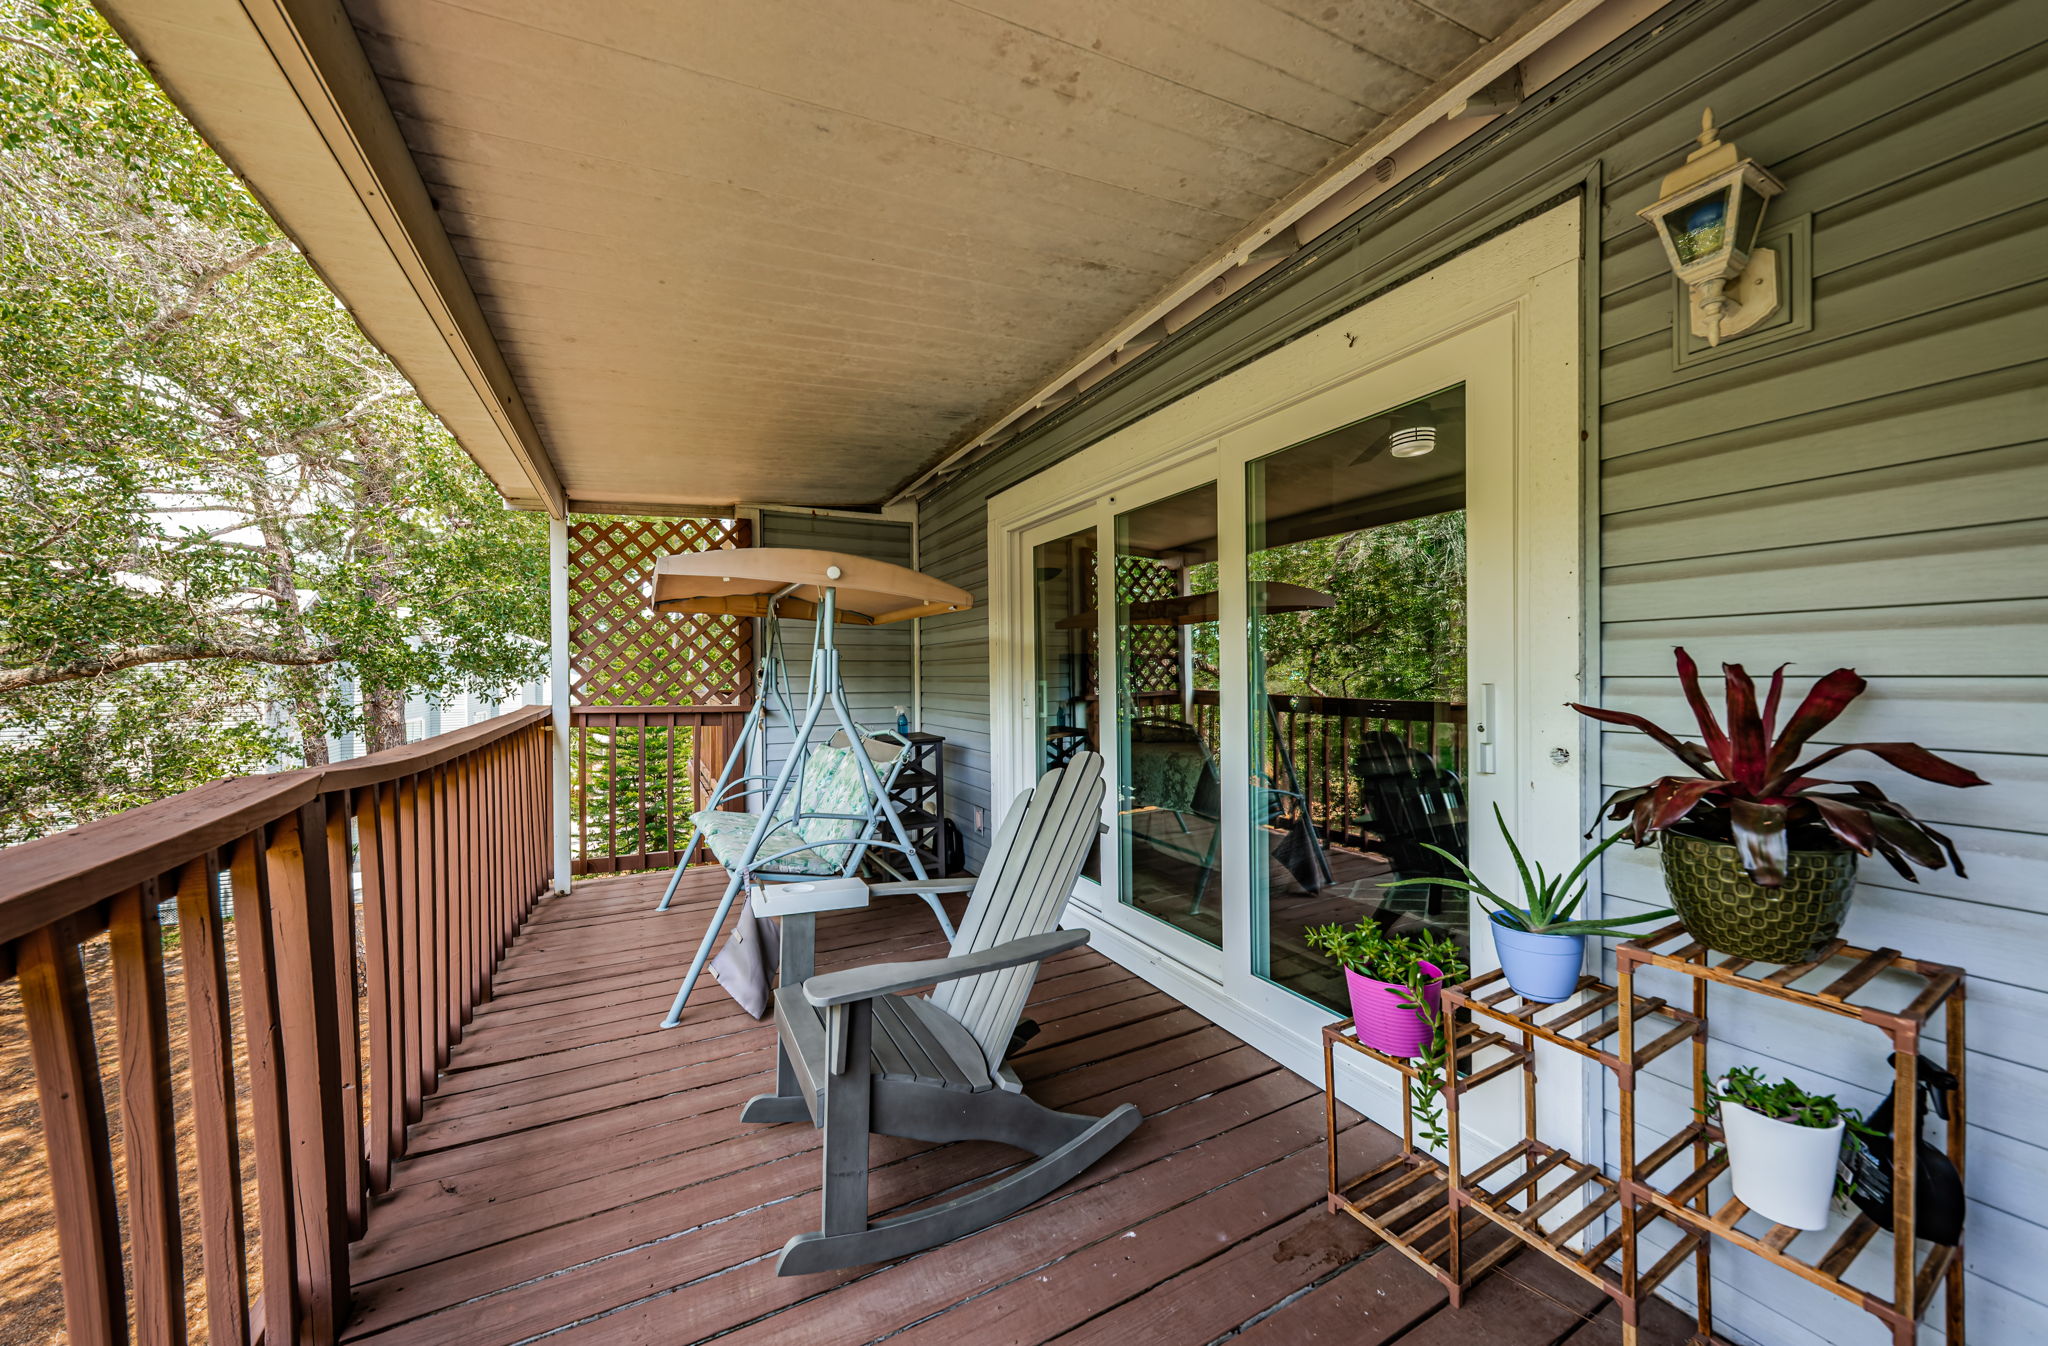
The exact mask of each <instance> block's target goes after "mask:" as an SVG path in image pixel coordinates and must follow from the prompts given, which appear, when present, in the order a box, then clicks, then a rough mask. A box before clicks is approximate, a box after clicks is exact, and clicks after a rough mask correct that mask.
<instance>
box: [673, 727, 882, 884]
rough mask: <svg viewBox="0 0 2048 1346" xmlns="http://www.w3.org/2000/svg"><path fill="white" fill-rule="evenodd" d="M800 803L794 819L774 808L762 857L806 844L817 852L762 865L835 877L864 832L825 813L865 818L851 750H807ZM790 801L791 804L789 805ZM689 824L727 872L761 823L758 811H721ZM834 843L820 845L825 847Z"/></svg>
mask: <svg viewBox="0 0 2048 1346" xmlns="http://www.w3.org/2000/svg"><path fill="white" fill-rule="evenodd" d="M801 797H802V800H803V806H804V811H803V812H802V813H801V814H799V815H797V816H796V817H795V818H791V817H790V816H789V810H788V808H787V807H785V808H783V809H779V810H777V814H776V816H777V822H776V826H775V831H774V832H773V833H772V834H770V836H769V837H768V838H767V839H766V840H765V841H763V842H762V843H761V852H760V853H761V855H762V856H763V857H764V858H765V857H768V856H772V855H774V854H776V853H777V852H778V851H785V850H788V849H789V848H790V847H792V846H801V845H803V844H804V843H805V842H810V843H813V844H816V845H818V847H819V848H818V849H816V850H808V851H798V852H796V853H795V854H794V855H785V856H783V857H782V858H781V859H780V860H775V861H773V862H772V863H770V864H768V865H765V866H763V868H764V869H765V870H766V871H767V872H768V873H771V874H778V873H790V874H821V875H822V874H837V873H839V871H840V867H841V866H842V865H844V864H845V863H846V860H847V856H848V855H849V854H850V853H851V851H852V848H853V843H855V842H858V841H859V840H860V838H861V835H862V833H863V831H864V829H863V828H862V826H861V824H860V823H858V822H856V821H853V820H851V819H848V818H843V817H839V818H835V817H829V816H813V815H829V814H835V813H836V814H847V813H851V814H865V813H866V812H867V811H868V802H869V801H868V789H867V782H866V780H865V779H864V778H863V777H862V775H861V770H860V762H859V760H858V759H857V758H855V756H854V750H853V749H852V748H841V747H835V746H833V745H832V744H829V743H828V744H822V745H820V746H818V747H815V748H812V749H811V755H810V757H809V759H808V760H806V761H805V762H804V772H803V789H802V796H801ZM792 802H794V801H792ZM690 822H691V823H692V824H693V825H694V826H695V827H696V828H697V830H698V832H699V833H700V834H701V835H702V836H703V838H704V844H705V845H707V846H709V847H710V848H711V853H712V854H713V855H714V856H716V857H718V862H719V863H720V864H722V865H724V866H725V867H726V868H727V869H731V868H733V867H734V866H736V865H738V864H739V861H740V857H741V856H743V855H745V854H746V853H747V843H748V842H749V841H750V840H752V839H753V836H754V830H755V829H756V828H757V827H759V826H760V825H761V815H760V814H758V813H726V812H721V811H719V810H715V809H714V810H707V811H704V812H700V813H693V814H691V815H690ZM828 842H830V843H838V844H833V845H825V844H824V843H828Z"/></svg>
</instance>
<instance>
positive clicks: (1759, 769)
mask: <svg viewBox="0 0 2048 1346" xmlns="http://www.w3.org/2000/svg"><path fill="white" fill-rule="evenodd" d="M1677 655H1678V679H1679V682H1680V683H1681V684H1682V685H1683V687H1684V689H1685V697H1686V701H1687V702H1688V704H1690V705H1691V707H1692V713H1693V718H1694V719H1695V720H1696V721H1697V722H1698V724H1699V731H1700V737H1701V739H1702V740H1704V744H1705V746H1702V745H1701V744H1699V743H1689V742H1684V741H1682V740H1680V739H1679V738H1678V736H1677V735H1675V734H1673V733H1671V732H1670V731H1669V730H1666V729H1664V728H1662V727H1660V726H1658V725H1656V724H1653V723H1652V722H1651V721H1649V720H1647V719H1645V718H1644V717H1642V716H1640V715H1631V714H1629V713H1628V712H1626V711H1619V710H1606V709H1604V708H1602V707H1599V706H1582V705H1579V704H1578V703H1577V702H1572V703H1570V704H1571V708H1572V709H1573V710H1575V711H1577V712H1579V714H1581V715H1587V716H1591V717H1592V718H1593V719H1596V720H1599V721H1602V722H1603V723H1606V724H1619V725H1626V726H1628V727H1629V728H1631V729H1640V730H1641V731H1643V732H1644V733H1645V734H1648V735H1649V736H1650V737H1651V738H1652V739H1655V740H1656V741H1657V742H1658V743H1660V744H1662V745H1663V746H1664V747H1665V748H1667V749H1669V750H1670V752H1671V754H1672V755H1673V756H1674V757H1676V758H1678V760H1679V761H1681V762H1684V763H1685V764H1686V765H1687V766H1689V767H1691V768H1692V769H1693V772H1694V774H1693V775H1691V776H1664V777H1661V778H1659V779H1657V780H1654V781H1651V782H1650V783H1649V784H1648V785H1635V786H1629V787H1627V788H1625V789H1621V790H1616V791H1615V792H1614V793H1613V794H1612V795H1610V796H1608V799H1607V802H1606V803H1605V804H1604V805H1602V808H1603V809H1604V811H1605V812H1606V815H1607V817H1608V818H1609V819H1611V820H1613V821H1615V822H1620V821H1622V820H1623V819H1627V820H1628V824H1629V825H1628V827H1627V828H1625V829H1624V833H1625V834H1626V835H1627V836H1628V837H1629V838H1630V839H1631V840H1633V841H1634V842H1635V844H1636V845H1638V846H1642V845H1647V844H1648V842H1649V839H1650V834H1651V833H1652V832H1658V831H1662V830H1664V829H1665V828H1668V827H1672V826H1675V825H1676V824H1677V823H1679V822H1681V821H1686V820H1690V821H1691V826H1690V827H1689V828H1688V829H1687V830H1688V831H1689V832H1693V833H1695V834H1698V835H1703V836H1708V837H1713V838H1717V839H1726V840H1730V841H1733V842H1734V843H1735V848H1736V851H1737V853H1738V854H1739V855H1740V857H1741V860H1742V868H1743V870H1744V871H1745V872H1747V873H1748V875H1749V877H1750V878H1751V879H1752V880H1753V881H1754V882H1756V883H1757V884H1758V885H1759V886H1760V887H1764V888H1776V887H1779V886H1781V885H1782V884H1783V883H1784V882H1785V867H1786V865H1787V863H1788V862H1789V861H1790V858H1791V849H1792V842H1793V841H1794V840H1795V839H1799V840H1802V841H1804V842H1805V843H1806V844H1807V845H1809V846H1814V845H1826V844H1828V843H1827V841H1826V838H1827V837H1828V836H1830V835H1832V836H1833V837H1834V838H1835V839H1836V840H1838V841H1840V842H1841V844H1843V845H1845V846H1847V847H1849V848H1850V849H1852V850H1854V851H1856V852H1858V853H1859V854H1862V855H1871V854H1873V853H1874V854H1877V855H1881V856H1883V857H1884V858H1885V860H1886V862H1887V863H1889V864H1890V865H1891V867H1892V868H1893V869H1895V870H1897V871H1898V872H1899V874H1900V876H1901V877H1903V878H1906V879H1910V880H1913V881H1914V882H1916V883H1917V882H1918V881H1919V879H1918V876H1917V875H1915V874H1914V873H1913V866H1914V865H1919V866H1921V867H1923V868H1926V869H1940V868H1942V867H1943V866H1944V865H1954V866H1955V871H1956V873H1957V874H1958V875H1962V874H1963V873H1964V870H1963V859H1962V856H1960V855H1959V854H1957V853H1956V848H1955V843H1954V842H1952V841H1950V840H1949V839H1948V838H1947V837H1945V836H1943V835H1942V834H1941V833H1939V832H1937V831H1935V830H1934V829H1933V828H1931V827H1929V826H1927V824H1925V823H1923V822H1921V821H1920V820H1919V819H1917V818H1915V817H1914V816H1913V815H1912V814H1910V813H1908V812H1907V811H1906V810H1905V808H1904V807H1903V806H1902V805H1900V804H1898V803H1896V802H1895V801H1893V800H1891V799H1889V798H1887V797H1886V796H1885V793H1884V791H1882V790H1880V789H1878V788H1877V786H1875V785H1873V784H1871V783H1870V782H1869V781H1859V780H1847V781H1838V780H1823V779H1821V778H1819V777H1816V776H1814V775H1813V774H1812V773H1813V772H1815V771H1817V770H1819V769H1820V768H1821V767H1823V766H1825V765H1827V764H1828V763H1829V762H1832V761H1834V760H1835V759H1836V758H1838V757H1841V756H1844V755H1845V754H1848V753H1852V752H1867V753H1869V754H1870V755H1871V756H1873V757H1876V758H1879V759H1880V760H1882V761H1884V762H1886V763H1888V764H1890V765H1891V766H1895V767H1897V768H1898V769H1899V770H1901V771H1904V772H1906V773H1907V774H1908V775H1912V776H1918V777H1919V778H1920V779H1922V780H1928V781H1933V782H1934V783H1935V784H1937V785H1954V786H1967V785H1985V784H1989V782H1987V781H1986V780H1984V778H1983V777H1981V776H1979V775H1978V774H1977V773H1976V772H1974V771H1970V770H1968V769H1967V768H1964V767H1960V766H1957V765H1956V764H1955V763H1954V762H1948V761H1944V760H1942V759H1941V758H1939V757H1936V756H1935V755H1934V754H1933V753H1931V752H1929V751H1927V750H1926V749H1925V748H1922V747H1921V746H1919V745H1918V744H1916V743H1844V744H1841V745H1839V746H1836V747H1833V748H1829V749H1827V750H1826V751H1825V752H1821V753H1818V754H1816V755H1815V756H1813V757H1810V758H1808V759H1807V760H1805V761H1803V762H1802V761H1800V760H1799V758H1800V755H1801V754H1802V753H1803V752H1804V751H1805V749H1806V745H1807V743H1808V742H1809V741H1810V740H1811V739H1812V738H1813V736H1814V735H1815V734H1817V733H1819V732H1820V731H1821V730H1823V729H1825V728H1827V726H1828V725H1830V724H1832V723H1833V722H1834V721H1835V719H1836V717H1837V716H1839V715H1840V714H1841V713H1842V712H1843V711H1844V710H1845V709H1847V708H1848V706H1849V703H1850V702H1852V701H1854V700H1855V699H1856V698H1857V697H1859V696H1861V695H1862V694H1863V691H1864V689H1865V688H1866V687H1868V686H1869V684H1868V683H1866V682H1865V681H1864V680H1863V679H1862V678H1860V677H1858V676H1856V670H1855V669H1853V668H1838V669H1836V670H1834V672H1832V673H1829V674H1828V675H1827V676H1825V677H1823V678H1821V679H1820V681H1818V682H1816V683H1814V685H1813V687H1812V689H1811V690H1810V691H1808V692H1807V694H1806V697H1805V699H1804V700H1802V701H1801V702H1800V703H1799V708H1798V709H1797V710H1795V711H1793V712H1792V715H1791V717H1790V718H1789V719H1787V720H1786V721H1785V725H1784V728H1783V730H1782V731H1780V729H1779V728H1778V706H1779V702H1780V700H1781V698H1782V695H1783V693H1784V690H1785V669H1786V668H1787V667H1789V665H1785V664H1780V665H1778V667H1777V669H1776V670H1775V671H1773V672H1772V674H1771V684H1770V690H1769V691H1768V692H1767V693H1766V695H1765V697H1764V700H1763V703H1762V704H1761V705H1759V704H1758V702H1757V694H1756V682H1755V680H1754V679H1752V678H1751V677H1750V676H1749V674H1748V672H1746V671H1745V670H1744V669H1743V667H1742V665H1741V664H1723V665H1721V672H1722V674H1723V676H1724V677H1725V678H1726V679H1727V687H1728V705H1727V716H1728V723H1727V727H1726V728H1725V729H1724V728H1723V727H1722V725H1721V723H1720V721H1719V720H1717V719H1716V718H1715V717H1714V711H1713V708H1712V707H1711V706H1709V705H1708V704H1707V697H1706V693H1705V692H1703V691H1702V690H1701V689H1700V677H1699V666H1698V665H1697V664H1695V663H1694V662H1693V660H1692V656H1691V655H1689V654H1687V653H1686V652H1685V650H1684V648H1683V647H1680V648H1679V649H1678V651H1677ZM1824 787H1832V788H1831V789H1829V788H1824ZM1795 834H1803V835H1800V836H1797V837H1796V838H1795Z"/></svg>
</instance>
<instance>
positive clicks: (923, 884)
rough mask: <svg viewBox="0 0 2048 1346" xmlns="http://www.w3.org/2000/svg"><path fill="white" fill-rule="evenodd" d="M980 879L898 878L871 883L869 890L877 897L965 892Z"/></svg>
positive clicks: (972, 887)
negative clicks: (885, 881) (886, 881)
mask: <svg viewBox="0 0 2048 1346" xmlns="http://www.w3.org/2000/svg"><path fill="white" fill-rule="evenodd" d="M979 882H980V880H979V879H897V880H892V881H890V882H888V883H871V884H869V885H868V891H869V892H871V893H873V894H874V895H875V896H876V897H902V896H904V895H905V894H907V893H965V892H971V891H973V889H974V885H975V884H976V883H979Z"/></svg>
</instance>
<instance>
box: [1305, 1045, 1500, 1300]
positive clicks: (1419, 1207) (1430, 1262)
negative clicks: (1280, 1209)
mask: <svg viewBox="0 0 2048 1346" xmlns="http://www.w3.org/2000/svg"><path fill="white" fill-rule="evenodd" d="M1339 1049H1342V1050H1345V1051H1349V1052H1355V1053H1357V1054H1358V1055H1360V1056H1363V1057H1365V1058H1366V1059H1368V1060H1371V1061H1375V1062H1377V1063H1379V1064H1380V1065H1382V1066H1385V1067H1386V1068H1387V1069H1389V1070H1392V1071H1394V1072H1396V1073H1397V1074H1399V1075H1400V1076H1401V1077H1402V1079H1403V1080H1404V1082H1405V1081H1413V1080H1415V1079H1416V1078H1417V1077H1418V1075H1419V1074H1420V1072H1421V1070H1422V1067H1421V1066H1420V1065H1419V1063H1418V1062H1416V1061H1413V1060H1409V1059H1406V1058H1403V1057H1397V1056H1389V1055H1387V1054H1386V1053H1385V1052H1380V1051H1375V1050H1374V1049H1373V1048H1371V1047H1368V1046H1366V1045H1365V1044H1364V1043H1362V1042H1360V1041H1359V1040H1358V1038H1357V1036H1356V1035H1355V1033H1354V1031H1353V1025H1352V1022H1351V1021H1350V1020H1349V1019H1346V1020H1344V1021H1343V1022H1342V1023H1336V1024H1331V1025H1330V1026H1328V1027H1327V1028H1325V1029H1323V1111H1324V1120H1325V1122H1326V1124H1327V1125H1326V1130H1325V1134H1326V1135H1327V1136H1328V1137H1329V1140H1328V1145H1329V1169H1330V1172H1329V1177H1330V1195H1329V1208H1330V1210H1331V1212H1332V1213H1336V1212H1340V1211H1341V1212H1343V1213H1344V1214H1347V1215H1349V1216H1351V1218H1353V1219H1354V1220H1357V1221H1358V1222H1359V1223H1360V1224H1362V1225H1364V1226H1365V1227H1366V1228H1367V1229H1369V1230H1371V1231H1372V1232H1373V1233H1374V1234H1375V1235H1377V1236H1378V1237H1379V1238H1380V1239H1382V1240H1383V1241H1385V1242H1386V1243H1387V1244H1388V1245H1390V1246H1391V1247H1394V1248H1397V1249H1399V1250H1400V1252H1401V1255H1402V1256H1403V1257H1406V1258H1407V1259H1408V1260H1409V1261H1411V1262H1413V1263H1415V1264H1416V1265H1417V1266H1419V1267H1421V1268H1422V1269H1423V1270H1424V1271H1427V1272H1428V1273H1429V1274H1430V1275H1432V1276H1434V1277H1435V1278H1436V1279H1437V1281H1438V1282H1439V1283H1440V1284H1442V1285H1443V1287H1444V1289H1445V1291H1446V1292H1447V1294H1448V1295H1449V1297H1450V1302H1451V1305H1452V1306H1453V1307H1456V1306H1457V1305H1458V1304H1459V1303H1460V1302H1461V1301H1462V1299H1463V1297H1464V1293H1465V1291H1466V1290H1467V1289H1469V1288H1470V1287H1471V1286H1472V1284H1473V1283H1474V1282H1476V1281H1477V1280H1478V1279H1479V1278H1480V1277H1481V1276H1483V1275H1485V1274H1486V1273H1487V1272H1488V1271H1490V1270H1491V1269H1492V1268H1493V1267H1494V1266H1495V1265H1496V1264H1497V1263H1499V1262H1500V1261H1501V1260H1502V1259H1503V1258H1505V1257H1507V1256H1508V1255H1509V1254H1511V1253H1513V1252H1514V1251H1515V1250H1516V1249H1517V1248H1518V1247H1519V1246H1520V1245H1519V1244H1518V1243H1516V1241H1515V1240H1514V1239H1512V1238H1508V1237H1505V1236H1504V1235H1502V1234H1501V1233H1500V1232H1499V1231H1497V1230H1496V1229H1495V1228H1494V1226H1493V1224H1492V1222H1491V1221H1489V1220H1488V1219H1487V1218H1486V1216H1485V1215H1484V1214H1483V1213H1481V1212H1479V1211H1474V1210H1466V1211H1462V1212H1461V1211H1459V1210H1458V1207H1457V1206H1456V1205H1455V1204H1454V1203H1453V1202H1452V1201H1451V1200H1450V1197H1449V1186H1448V1176H1449V1175H1448V1173H1447V1171H1446V1169H1445V1167H1444V1165H1443V1164H1442V1163H1441V1162H1439V1161H1438V1160H1437V1158H1436V1157H1435V1156H1434V1155H1431V1154H1430V1153H1428V1152H1427V1151H1425V1150H1419V1149H1417V1148H1416V1146H1415V1126H1414V1120H1413V1118H1411V1117H1410V1116H1409V1114H1408V1109H1407V1108H1406V1107H1404V1108H1402V1110H1401V1149H1400V1152H1399V1153H1397V1154H1396V1155H1395V1156H1394V1157H1393V1158H1391V1159H1388V1160H1386V1161H1385V1162H1383V1163H1381V1164H1379V1165H1377V1166H1376V1167H1374V1168H1372V1169H1369V1170H1367V1171H1366V1172H1365V1173H1363V1174H1361V1175H1359V1176H1357V1177H1354V1178H1345V1177H1344V1176H1343V1175H1342V1173H1341V1171H1340V1165H1339V1162H1338V1155H1337V1088H1336V1079H1337V1070H1336V1054H1337V1052H1338V1050H1339ZM1493 1049H1499V1050H1500V1051H1501V1052H1503V1053H1504V1054H1503V1056H1502V1057H1501V1059H1500V1060H1487V1061H1485V1062H1484V1063H1483V1064H1482V1063H1481V1061H1480V1053H1481V1052H1491V1051H1492V1050H1493ZM1523 1056H1524V1051H1523V1049H1522V1048H1519V1047H1517V1046H1516V1045H1515V1044H1514V1043H1513V1042H1511V1041H1509V1040H1508V1039H1506V1038H1504V1037H1503V1036H1502V1035H1500V1034H1498V1033H1490V1034H1477V1035H1474V1036H1473V1037H1472V1038H1468V1039H1466V1040H1465V1041H1464V1042H1462V1043H1460V1044H1459V1046H1458V1048H1457V1051H1456V1053H1455V1060H1456V1061H1457V1063H1458V1064H1457V1069H1458V1071H1460V1072H1466V1073H1467V1075H1468V1078H1467V1083H1466V1085H1465V1087H1467V1088H1470V1087H1471V1084H1470V1079H1471V1078H1473V1077H1476V1076H1477V1075H1481V1074H1492V1073H1498V1072H1499V1071H1500V1070H1501V1069H1503V1068H1507V1067H1514V1066H1519V1065H1521V1064H1522V1059H1523ZM1404 1087H1405V1084H1404ZM1445 1097H1446V1100H1447V1101H1448V1098H1449V1091H1448V1090H1446V1093H1445ZM1454 1213H1455V1214H1456V1219H1455V1222H1454V1220H1453V1215H1454Z"/></svg>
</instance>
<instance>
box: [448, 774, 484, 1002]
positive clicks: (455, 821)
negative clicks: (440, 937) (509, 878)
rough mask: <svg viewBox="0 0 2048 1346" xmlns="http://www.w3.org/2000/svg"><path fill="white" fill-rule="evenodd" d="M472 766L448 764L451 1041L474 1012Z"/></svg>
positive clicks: (474, 892) (474, 914)
mask: <svg viewBox="0 0 2048 1346" xmlns="http://www.w3.org/2000/svg"><path fill="white" fill-rule="evenodd" d="M474 766H475V764H474V763H473V762H471V761H469V760H468V759H467V758H465V759H463V760H462V761H459V762H451V763H449V764H448V781H449V790H448V877H449V884H448V888H449V893H448V914H449V922H448V925H449V936H448V967H449V970H450V971H451V972H452V973H453V974H454V983H455V984H454V986H453V988H452V989H453V992H454V994H453V996H452V997H451V999H452V1002H453V1003H452V1004H451V1005H450V1011H451V1012H450V1014H449V1023H450V1025H451V1026H450V1028H449V1040H450V1041H451V1042H452V1041H453V1040H454V1039H455V1038H456V1037H457V1036H459V1035H460V1028H461V1026H462V1025H464V1024H467V1023H468V1022H469V1019H470V1016H471V1015H472V1014H474V1013H475V1012H476V992H477V985H476V946H475V937H476V929H475V923H476V907H475V905H474V903H475V898H476V882H475V880H476V875H475V873H474V871H473V870H472V868H471V862H472V861H473V860H474V859H475V856H474V854H473V852H472V849H471V846H472V843H473V842H474V841H475V840H476V834H475V833H474V832H472V831H471V830H470V825H469V824H470V816H469V806H470V804H471V802H472V799H471V790H470V787H471V785H472V784H473V783H474V782H473V781H472V779H471V776H472V774H473V770H474Z"/></svg>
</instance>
